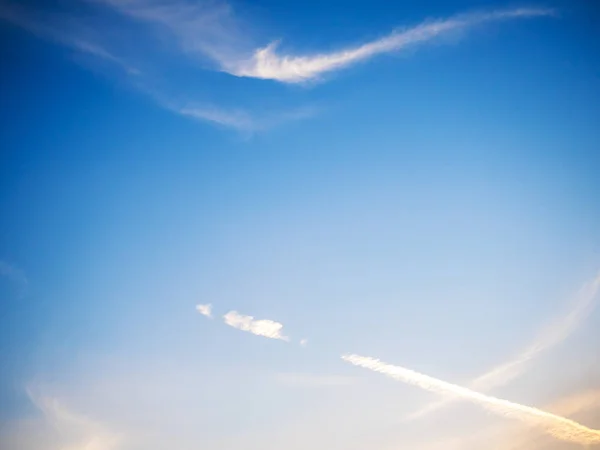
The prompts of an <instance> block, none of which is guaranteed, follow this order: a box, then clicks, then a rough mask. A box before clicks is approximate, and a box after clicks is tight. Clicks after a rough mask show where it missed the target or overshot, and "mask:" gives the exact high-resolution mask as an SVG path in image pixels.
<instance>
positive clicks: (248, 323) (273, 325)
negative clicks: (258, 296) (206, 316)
mask: <svg viewBox="0 0 600 450" xmlns="http://www.w3.org/2000/svg"><path fill="white" fill-rule="evenodd" d="M223 320H224V322H225V323H226V324H227V325H229V326H230V327H233V328H237V329H238V330H242V331H247V332H248V333H252V334H255V335H257V336H264V337H266V338H269V339H279V340H282V341H289V338H288V337H286V336H284V335H282V334H281V332H282V330H283V325H282V324H280V323H279V322H275V321H273V320H268V319H262V320H256V319H255V318H254V317H252V316H244V315H242V314H239V313H238V312H237V311H229V312H228V313H227V314H225V315H224V316H223Z"/></svg>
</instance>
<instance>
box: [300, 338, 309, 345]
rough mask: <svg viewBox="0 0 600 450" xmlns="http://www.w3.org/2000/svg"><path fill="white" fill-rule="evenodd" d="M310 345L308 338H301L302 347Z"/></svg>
mask: <svg viewBox="0 0 600 450" xmlns="http://www.w3.org/2000/svg"><path fill="white" fill-rule="evenodd" d="M307 345H308V339H306V338H304V339H300V347H306V346H307Z"/></svg>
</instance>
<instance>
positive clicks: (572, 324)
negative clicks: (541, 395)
mask: <svg viewBox="0 0 600 450" xmlns="http://www.w3.org/2000/svg"><path fill="white" fill-rule="evenodd" d="M599 291H600V273H599V274H598V275H596V277H595V278H594V279H593V280H591V281H589V282H588V283H586V284H584V285H583V286H582V287H581V289H580V290H579V291H578V293H577V295H576V296H575V298H574V301H573V306H572V308H571V309H570V311H569V313H568V314H566V315H565V316H563V317H560V318H558V319H556V320H554V321H553V322H552V323H550V324H549V325H548V326H547V327H546V328H545V329H544V330H543V332H542V333H540V335H539V336H538V337H537V338H536V339H535V340H534V341H533V342H532V343H531V344H530V345H529V346H528V347H526V348H525V349H524V350H523V351H522V352H521V353H519V354H518V355H517V356H516V357H514V358H513V359H512V360H510V361H507V362H506V363H504V364H501V365H499V366H497V367H495V368H493V369H491V370H489V371H488V372H486V373H484V374H483V375H481V376H479V377H477V378H475V379H474V380H472V381H471V382H470V383H469V388H471V389H474V390H476V391H484V392H485V391H489V390H491V389H493V388H496V387H500V386H504V385H506V384H508V383H509V382H510V381H512V380H514V379H516V378H518V377H519V376H520V375H521V374H522V373H523V371H524V369H525V367H526V365H527V363H528V362H529V361H531V360H532V359H533V358H535V357H536V356H538V355H539V354H540V353H542V352H544V351H545V350H548V349H550V348H552V347H555V346H556V345H558V344H560V343H561V342H562V341H564V340H565V339H566V338H568V337H569V336H570V335H571V334H572V333H573V332H574V331H575V330H576V329H577V327H578V326H579V325H580V324H581V323H582V322H583V321H584V320H585V319H586V318H587V317H588V316H589V315H590V314H591V313H592V312H593V311H594V309H595V307H596V306H597V303H598V300H599V299H600V296H599V295H598V293H599ZM454 400H456V397H447V398H445V399H442V400H439V401H436V402H433V403H429V404H427V405H425V406H424V407H423V408H421V409H419V410H418V411H416V412H414V413H412V414H410V415H409V416H408V417H407V418H406V420H412V419H417V418H420V417H423V416H425V415H427V414H430V413H433V412H434V411H438V410H440V409H442V408H443V407H445V406H447V405H449V404H450V403H452V402H453V401H454Z"/></svg>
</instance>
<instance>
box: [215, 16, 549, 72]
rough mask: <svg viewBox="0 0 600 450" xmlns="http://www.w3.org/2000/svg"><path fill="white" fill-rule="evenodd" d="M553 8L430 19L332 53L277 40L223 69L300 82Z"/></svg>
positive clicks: (228, 64) (231, 62) (227, 64)
mask: <svg viewBox="0 0 600 450" xmlns="http://www.w3.org/2000/svg"><path fill="white" fill-rule="evenodd" d="M552 14H554V12H553V10H550V9H535V8H520V9H512V10H505V11H493V12H488V13H479V14H468V15H460V16H455V17H450V18H447V19H442V20H436V21H428V22H425V23H422V24H420V25H417V26H415V27H412V28H407V29H404V30H399V31H394V32H392V33H391V34H389V35H387V36H385V37H383V38H381V39H378V40H375V41H371V42H367V43H365V44H363V45H360V46H358V47H353V48H347V49H344V50H340V51H337V52H332V53H321V54H314V55H310V56H293V55H285V54H281V53H278V52H277V47H278V45H279V42H278V41H275V42H273V43H271V44H269V45H267V46H266V47H263V48H260V49H258V50H256V51H255V52H254V54H253V55H252V56H251V57H250V58H248V59H246V60H241V61H228V62H226V63H225V64H224V66H223V70H225V71H227V72H229V73H231V74H233V75H237V76H240V77H253V78H262V79H271V80H277V81H282V82H286V83H300V82H304V81H308V80H311V79H315V78H318V77H319V76H320V75H321V74H324V73H327V72H332V71H335V70H340V69H343V68H346V67H349V66H351V65H354V64H356V63H358V62H361V61H365V60H367V59H370V58H372V57H374V56H376V55H379V54H383V53H390V52H397V51H400V50H403V49H406V48H409V47H413V46H415V45H418V44H424V43H427V42H430V41H433V40H434V39H437V38H439V37H442V36H444V35H448V34H450V33H453V32H458V31H465V30H467V29H468V28H471V27H473V26H476V25H480V24H483V23H486V22H493V21H500V20H506V19H516V18H527V17H537V16H548V15H552Z"/></svg>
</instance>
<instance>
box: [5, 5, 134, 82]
mask: <svg viewBox="0 0 600 450" xmlns="http://www.w3.org/2000/svg"><path fill="white" fill-rule="evenodd" d="M0 19H2V20H5V21H7V22H10V23H12V24H13V25H15V26H17V27H20V28H22V29H24V30H27V31H28V32H30V33H32V34H34V35H35V36H38V37H39V38H43V39H47V40H49V41H51V42H54V43H55V44H60V45H62V46H64V47H68V48H70V49H72V50H75V51H77V52H80V53H84V54H87V55H90V56H93V57H95V58H98V59H101V60H104V61H107V62H109V63H112V64H114V65H116V66H119V67H120V68H121V69H122V70H124V71H125V72H127V73H128V74H129V75H140V74H141V72H140V70H139V69H137V68H136V67H134V66H132V65H131V64H129V63H128V62H127V61H125V60H124V59H122V58H119V57H118V56H116V55H114V54H113V53H111V52H109V51H108V50H107V49H106V48H104V47H103V46H102V45H100V44H98V43H96V42H93V41H92V40H90V39H89V37H84V36H83V34H89V33H83V32H82V30H83V28H82V27H81V26H80V27H79V29H77V28H74V27H73V26H72V25H71V24H70V23H69V21H68V20H62V21H61V20H60V19H58V18H54V19H53V20H54V21H56V23H52V21H51V20H50V19H48V18H47V17H44V16H43V15H39V14H37V15H34V14H31V13H29V12H27V11H26V10H24V9H22V8H21V7H19V6H17V5H13V4H10V3H5V4H3V5H0ZM63 19H64V18H63ZM76 30H77V31H76Z"/></svg>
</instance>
